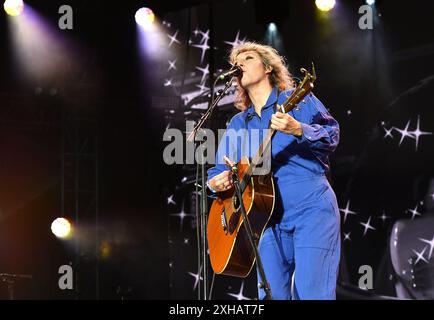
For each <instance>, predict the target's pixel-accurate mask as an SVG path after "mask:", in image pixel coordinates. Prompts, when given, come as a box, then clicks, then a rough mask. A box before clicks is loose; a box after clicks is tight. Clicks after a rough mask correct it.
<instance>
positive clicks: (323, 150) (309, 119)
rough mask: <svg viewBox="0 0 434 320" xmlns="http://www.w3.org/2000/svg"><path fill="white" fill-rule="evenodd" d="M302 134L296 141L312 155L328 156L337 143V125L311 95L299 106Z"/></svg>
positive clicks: (318, 101) (320, 103) (319, 102)
mask: <svg viewBox="0 0 434 320" xmlns="http://www.w3.org/2000/svg"><path fill="white" fill-rule="evenodd" d="M301 108H302V109H304V110H303V113H304V115H303V117H302V121H301V126H302V128H303V134H302V135H301V137H297V138H296V141H297V142H298V143H300V144H303V145H305V146H307V147H308V148H309V149H310V150H311V151H312V152H313V153H320V154H330V153H332V152H333V151H334V150H335V149H336V147H337V145H338V143H339V124H338V122H337V121H336V120H335V119H334V118H333V117H332V116H331V114H330V112H328V111H327V109H326V108H325V107H324V105H323V104H322V102H321V101H320V100H319V99H318V98H317V97H315V96H314V95H313V94H309V95H308V96H307V97H306V98H305V102H304V103H302V104H301Z"/></svg>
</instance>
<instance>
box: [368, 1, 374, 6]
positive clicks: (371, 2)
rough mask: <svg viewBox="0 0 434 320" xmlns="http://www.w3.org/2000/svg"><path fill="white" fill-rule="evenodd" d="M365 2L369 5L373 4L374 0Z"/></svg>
mask: <svg viewBox="0 0 434 320" xmlns="http://www.w3.org/2000/svg"><path fill="white" fill-rule="evenodd" d="M366 4H369V5H370V6H372V5H374V4H375V0H366Z"/></svg>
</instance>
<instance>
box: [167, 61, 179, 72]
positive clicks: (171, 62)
mask: <svg viewBox="0 0 434 320" xmlns="http://www.w3.org/2000/svg"><path fill="white" fill-rule="evenodd" d="M176 60H177V59H175V60H173V61H170V60H169V61H168V62H169V69H167V71H170V70H171V69H174V70H176Z"/></svg>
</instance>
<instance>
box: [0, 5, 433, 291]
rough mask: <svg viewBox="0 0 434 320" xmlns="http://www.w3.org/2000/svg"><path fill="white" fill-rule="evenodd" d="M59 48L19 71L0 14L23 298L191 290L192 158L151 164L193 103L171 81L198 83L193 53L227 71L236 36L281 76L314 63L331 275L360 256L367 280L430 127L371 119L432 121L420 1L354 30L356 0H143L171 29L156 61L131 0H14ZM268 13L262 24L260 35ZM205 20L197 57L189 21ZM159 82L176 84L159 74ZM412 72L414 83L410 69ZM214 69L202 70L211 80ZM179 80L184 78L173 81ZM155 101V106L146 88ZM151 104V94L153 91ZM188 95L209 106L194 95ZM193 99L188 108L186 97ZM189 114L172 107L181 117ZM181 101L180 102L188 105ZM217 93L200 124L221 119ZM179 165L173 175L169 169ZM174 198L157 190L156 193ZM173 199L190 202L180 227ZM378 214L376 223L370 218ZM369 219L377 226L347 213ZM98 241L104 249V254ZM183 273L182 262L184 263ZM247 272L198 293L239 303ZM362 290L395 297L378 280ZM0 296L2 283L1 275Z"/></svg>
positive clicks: (6, 233) (1, 213)
mask: <svg viewBox="0 0 434 320" xmlns="http://www.w3.org/2000/svg"><path fill="white" fill-rule="evenodd" d="M27 3H28V4H29V5H30V6H31V7H32V8H33V10H35V11H37V12H38V13H39V14H40V15H41V17H42V18H43V19H44V20H45V21H46V23H47V24H48V25H49V26H50V27H51V29H52V30H54V31H53V32H54V33H55V34H56V39H57V40H58V41H60V42H61V43H62V46H63V48H64V51H63V52H64V55H65V58H66V59H67V61H69V63H68V64H67V65H66V67H63V68H61V70H60V71H59V73H57V74H55V75H44V74H41V75H40V76H39V77H33V78H31V79H30V78H27V77H25V76H24V75H23V73H22V72H21V71H20V69H19V68H18V65H17V64H18V63H17V60H16V59H15V57H14V48H13V39H12V35H11V32H10V31H11V30H10V29H11V28H12V25H11V24H10V23H8V19H7V17H6V13H5V12H4V11H2V12H1V13H0V45H1V47H0V48H1V49H0V70H1V72H0V273H12V274H31V275H32V276H33V279H32V280H30V281H28V280H22V281H19V282H18V283H17V284H16V292H15V293H16V297H17V298H24V299H72V298H81V299H83V298H88V299H95V298H100V299H158V298H163V299H164V298H181V299H191V298H195V297H196V296H197V288H195V287H194V284H195V279H194V277H193V275H194V274H196V273H197V257H196V220H195V217H194V214H195V212H194V209H195V199H194V198H195V197H194V186H193V183H192V182H193V180H194V176H195V169H196V167H195V166H194V165H189V166H181V165H179V166H167V165H165V164H164V162H163V157H162V152H163V149H164V147H165V146H166V145H167V142H163V141H162V137H163V133H164V130H165V128H166V127H167V126H168V125H170V127H171V128H180V129H182V130H185V120H186V119H188V120H197V119H198V118H199V117H200V115H201V112H202V109H197V108H195V106H194V104H195V103H194V101H193V102H191V103H190V104H186V103H184V102H185V101H184V100H182V99H180V93H184V94H185V93H192V92H193V93H194V92H195V91H197V90H198V89H197V87H196V85H198V84H200V73H199V72H198V70H197V69H196V67H197V66H201V67H205V66H206V64H209V68H210V72H211V73H213V71H214V72H218V70H219V69H226V68H228V64H227V62H226V57H227V53H228V50H229V49H230V48H231V46H230V45H229V44H227V43H225V41H234V39H235V35H236V34H237V32H239V33H240V38H241V39H243V38H246V40H255V41H259V42H267V41H269V43H270V44H271V45H274V46H275V47H276V48H277V49H278V50H279V51H280V52H281V54H283V55H285V57H286V58H287V61H288V67H289V70H290V71H291V73H293V74H294V76H296V77H300V76H301V74H300V72H299V69H300V68H301V67H309V66H310V62H311V61H314V62H315V66H316V71H317V73H318V80H317V82H316V87H315V94H316V95H317V96H318V97H319V98H320V99H321V100H322V101H323V103H324V104H325V105H326V107H327V108H329V109H330V112H331V113H332V114H333V116H334V117H335V118H336V119H337V120H338V122H339V124H340V126H341V142H340V145H339V147H338V149H337V151H336V153H335V154H334V155H333V157H332V159H331V160H332V170H331V182H332V185H333V188H334V190H335V192H336V194H337V197H338V200H339V205H340V208H345V206H346V204H347V202H348V201H349V200H350V209H351V210H353V211H355V212H357V213H358V215H357V216H349V217H348V218H347V221H346V222H345V223H344V222H343V219H342V231H343V232H345V233H348V232H351V241H344V242H343V257H342V263H341V281H343V282H347V283H351V284H353V285H357V281H358V278H359V274H358V268H359V266H360V265H364V264H369V265H371V266H372V267H373V270H374V275H375V280H376V282H377V283H381V282H382V280H384V279H387V277H388V274H387V273H386V272H385V271H384V268H383V269H382V267H381V265H382V262H383V261H384V260H385V259H386V257H387V253H386V243H387V240H388V237H389V235H390V229H391V227H392V225H393V222H394V221H396V220H398V219H401V218H407V219H408V218H410V217H411V215H410V214H408V211H407V210H408V209H413V208H414V207H415V205H416V204H419V208H420V210H419V211H420V212H424V205H423V204H421V203H420V201H422V200H423V198H424V188H425V186H426V181H427V179H428V178H429V177H430V176H432V175H433V166H432V164H433V163H434V152H433V150H434V148H433V146H434V145H433V137H432V136H430V135H426V136H421V137H420V138H419V144H418V150H417V151H416V150H415V141H414V139H411V138H405V139H404V140H403V142H402V144H401V145H399V139H400V138H401V136H400V134H399V133H398V132H397V131H393V139H391V138H387V139H385V138H384V134H385V131H384V127H385V128H387V129H389V128H391V127H396V128H400V129H403V128H404V127H405V125H406V123H407V121H408V120H411V125H410V127H409V130H415V128H416V127H415V126H416V122H417V117H418V116H420V126H421V130H422V131H427V132H434V125H433V124H434V121H433V120H434V115H433V111H432V110H433V109H432V107H433V102H434V101H433V98H432V95H431V92H432V89H433V87H434V81H433V79H430V78H429V77H432V76H433V71H434V68H433V61H434V59H433V55H434V29H433V28H432V21H431V20H432V12H433V9H434V4H432V3H430V2H427V1H413V2H411V3H400V4H398V3H397V2H396V1H391V0H390V1H386V0H383V1H377V5H376V9H375V19H374V29H373V30H361V29H359V27H358V19H359V17H360V15H359V14H358V8H359V6H360V5H362V4H364V3H363V1H338V5H337V7H336V8H335V9H334V11H332V12H331V13H329V14H328V15H325V14H319V13H318V11H317V9H316V8H315V4H314V1H305V0H304V1H301V0H297V1H296V0H294V1H260V0H256V1H253V0H247V1H243V0H237V1H225V0H221V1H176V2H174V1H148V2H147V6H149V7H150V8H152V9H153V10H154V12H155V13H156V15H157V17H158V18H159V20H160V23H161V22H162V21H165V22H169V23H170V26H169V25H168V24H164V25H163V26H162V29H163V30H164V33H166V34H167V35H173V34H174V33H175V31H177V30H179V33H178V40H179V41H180V43H179V44H178V43H174V44H173V45H172V46H170V47H168V43H167V42H168V41H169V38H168V37H165V38H164V39H165V41H166V44H165V46H166V48H167V52H165V55H163V54H162V56H164V57H166V54H167V55H168V56H169V57H170V60H174V59H175V58H178V60H177V61H178V62H177V66H178V68H177V70H170V71H169V70H168V63H167V59H166V60H165V59H164V58H161V57H160V59H150V58H149V57H146V56H144V55H143V54H142V53H141V52H140V45H139V44H138V42H137V28H136V24H135V22H134V13H135V11H136V10H137V9H138V8H139V7H141V5H142V2H141V1H125V2H123V3H122V5H120V4H119V5H116V3H108V2H107V1H69V2H68V3H64V2H60V1H50V2H49V3H45V2H43V3H41V2H39V1H27ZM63 4H69V5H70V6H71V7H72V8H73V10H74V29H73V30H65V31H61V30H59V29H58V28H57V20H58V19H59V16H60V15H59V14H58V8H59V6H60V5H63ZM271 21H273V22H275V23H276V24H277V27H278V33H277V35H275V36H273V37H271V38H270V35H269V34H267V27H268V23H269V22H271ZM196 28H198V29H199V30H202V31H205V30H208V29H209V30H210V36H211V37H210V39H209V42H208V44H209V45H210V46H211V47H213V46H214V47H216V49H215V50H207V52H206V54H205V57H204V61H201V51H200V50H199V49H197V48H196V47H193V46H188V40H190V41H191V42H192V43H193V44H198V43H199V42H200V39H201V38H200V36H198V35H197V34H195V33H194V30H195V29H196ZM169 78H172V79H173V80H174V83H175V85H174V86H169V87H167V86H164V85H163V83H164V81H165V79H169ZM424 79H425V80H424ZM211 80H212V79H208V80H207V81H206V83H205V84H206V85H207V86H208V87H209V85H210V82H211ZM183 81H184V85H182V84H183ZM157 100H158V101H160V102H159V103H156V101H157ZM161 101H162V102H161ZM198 101H199V102H203V101H205V102H206V101H207V99H206V96H205V99H202V100H201V99H198ZM199 102H198V103H199ZM186 111H187V114H186ZM188 111H191V112H190V113H189V112H188ZM234 112H235V110H234V109H233V107H232V106H231V105H230V104H227V105H225V106H223V107H222V108H221V109H220V111H219V112H218V113H217V114H215V116H214V118H213V121H212V123H209V124H208V125H209V127H211V128H213V129H217V128H224V126H225V122H226V121H227V119H229V118H230V116H231V115H233V114H234ZM184 178H186V179H184ZM171 196H172V198H171V199H172V200H173V201H174V203H172V202H171V201H168V199H169V197H171ZM182 208H184V211H185V212H186V213H187V214H188V215H189V216H187V217H185V219H184V222H183V224H182V225H180V220H179V218H178V217H177V216H173V214H177V213H179V212H181V210H182ZM383 211H385V212H386V213H387V215H388V216H390V219H388V220H386V222H385V223H383V222H382V221H381V220H380V219H379V218H378V217H379V216H380V215H381V214H382V213H383ZM58 216H66V217H69V218H70V219H71V221H75V222H76V228H77V235H80V236H77V237H75V238H73V239H71V240H69V241H61V240H58V239H56V238H55V237H54V235H53V234H52V233H51V232H50V224H51V222H52V220H53V219H54V218H55V217H58ZM370 216H372V220H371V221H372V223H373V225H374V227H375V228H376V230H375V231H368V233H367V234H366V236H363V227H362V226H361V225H360V222H366V221H367V220H368V218H369V217H370ZM104 248H105V250H108V251H109V254H108V256H107V257H106V256H105V255H103V250H102V249H104ZM63 264H71V265H72V267H73V268H74V270H75V272H76V274H75V283H74V284H75V286H74V288H75V289H74V290H72V291H62V290H59V288H58V286H57V280H58V278H59V274H58V273H57V270H58V268H59V266H60V265H63ZM192 274H193V275H192ZM255 281H256V279H255V276H254V275H251V276H250V277H249V278H248V279H247V280H246V281H245V282H242V280H241V279H236V278H227V277H216V280H215V291H214V296H215V297H216V298H221V299H229V298H233V296H230V295H228V293H235V294H236V293H238V292H239V289H240V286H241V285H243V286H244V288H245V289H244V292H243V293H244V296H247V297H250V298H254V297H255V292H256V289H255V287H256V284H255ZM375 290H376V292H378V293H389V294H393V292H391V291H390V290H389V288H388V287H387V285H385V286H383V287H381V286H376V288H375ZM0 297H1V298H6V297H7V291H6V286H5V285H3V284H0Z"/></svg>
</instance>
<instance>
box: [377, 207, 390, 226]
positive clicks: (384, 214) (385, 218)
mask: <svg viewBox="0 0 434 320" xmlns="http://www.w3.org/2000/svg"><path fill="white" fill-rule="evenodd" d="M390 218H391V217H389V216H387V215H386V212H385V211H384V210H383V214H382V215H381V216H379V217H378V219H381V220H383V226H384V223H385V222H386V220H387V219H390Z"/></svg>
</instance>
